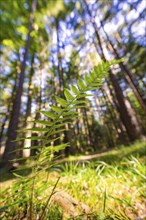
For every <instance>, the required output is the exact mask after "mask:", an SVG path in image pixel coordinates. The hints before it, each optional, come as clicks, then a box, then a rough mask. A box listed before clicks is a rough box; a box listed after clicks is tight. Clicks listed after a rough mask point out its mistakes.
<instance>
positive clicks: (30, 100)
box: [22, 54, 34, 157]
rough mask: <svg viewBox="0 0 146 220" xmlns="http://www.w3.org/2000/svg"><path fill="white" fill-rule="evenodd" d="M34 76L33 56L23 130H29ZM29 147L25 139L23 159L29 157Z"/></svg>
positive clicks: (29, 143)
mask: <svg viewBox="0 0 146 220" xmlns="http://www.w3.org/2000/svg"><path fill="white" fill-rule="evenodd" d="M33 75H34V54H33V55H32V59H31V69H30V74H29V84H28V95H27V97H28V98H27V106H26V114H25V119H24V123H23V128H26V129H27V128H30V122H28V120H29V121H30V120H31V117H30V116H31V104H32V90H33V85H32V79H33ZM26 136H31V131H29V130H28V131H27V133H26ZM30 146H31V140H30V139H25V140H23V141H22V149H23V147H25V148H26V147H27V148H28V149H24V150H22V155H23V157H29V156H30Z"/></svg>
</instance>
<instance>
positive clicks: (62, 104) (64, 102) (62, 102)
mask: <svg viewBox="0 0 146 220" xmlns="http://www.w3.org/2000/svg"><path fill="white" fill-rule="evenodd" d="M55 98H56V101H57V102H58V103H59V104H60V105H61V106H62V107H66V106H67V105H68V102H67V101H66V100H65V99H63V98H60V97H59V96H55Z"/></svg>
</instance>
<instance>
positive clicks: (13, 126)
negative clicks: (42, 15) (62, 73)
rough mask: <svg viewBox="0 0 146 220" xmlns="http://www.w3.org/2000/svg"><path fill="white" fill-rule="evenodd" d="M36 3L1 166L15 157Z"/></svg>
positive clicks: (33, 6) (8, 164)
mask: <svg viewBox="0 0 146 220" xmlns="http://www.w3.org/2000/svg"><path fill="white" fill-rule="evenodd" d="M36 4H37V0H33V2H32V9H31V14H30V22H29V30H28V35H27V41H26V46H25V52H24V57H23V62H22V64H21V73H20V78H19V82H18V88H17V90H16V96H15V99H14V104H13V110H12V115H11V119H10V122H9V127H8V139H7V142H6V147H5V151H4V155H3V162H4V163H3V166H7V167H10V166H11V163H12V162H9V160H14V159H16V158H15V157H16V153H15V152H12V151H14V150H15V149H16V148H17V144H16V142H14V140H16V138H17V129H18V123H19V115H20V109H21V96H22V92H23V83H24V78H25V69H26V61H27V56H28V50H29V46H30V39H31V36H30V34H31V32H32V29H33V21H34V12H35V9H36Z"/></svg>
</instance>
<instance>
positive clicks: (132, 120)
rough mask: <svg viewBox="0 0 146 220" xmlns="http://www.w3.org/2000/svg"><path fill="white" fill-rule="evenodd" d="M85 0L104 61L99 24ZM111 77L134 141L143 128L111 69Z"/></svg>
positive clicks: (125, 123) (123, 116) (121, 110)
mask: <svg viewBox="0 0 146 220" xmlns="http://www.w3.org/2000/svg"><path fill="white" fill-rule="evenodd" d="M83 1H84V3H85V6H86V11H87V13H88V14H89V16H90V20H91V23H92V25H93V28H94V30H95V35H96V37H97V40H98V45H99V48H100V51H97V53H98V52H100V55H101V57H102V59H103V60H104V61H107V60H106V57H105V54H104V51H103V47H102V42H101V38H100V35H99V33H98V28H97V25H96V23H95V21H94V19H93V17H92V15H91V12H90V10H89V8H88V4H87V3H86V0H83ZM96 48H97V47H96ZM109 77H110V80H111V82H112V86H113V88H114V91H115V94H116V98H117V101H118V104H119V113H120V117H121V120H122V122H123V124H124V125H125V128H126V130H127V134H128V136H129V138H130V140H131V141H134V140H136V139H137V138H140V137H141V128H140V126H139V124H138V121H137V120H136V117H135V113H134V110H133V109H132V108H131V106H130V105H129V104H128V101H127V100H126V99H125V97H124V95H123V92H122V89H121V88H120V85H119V84H118V81H117V78H116V76H115V73H113V72H112V71H111V70H110V71H109Z"/></svg>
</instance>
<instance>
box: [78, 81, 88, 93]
mask: <svg viewBox="0 0 146 220" xmlns="http://www.w3.org/2000/svg"><path fill="white" fill-rule="evenodd" d="M78 87H79V89H80V90H81V91H84V90H85V89H86V88H87V86H86V85H85V83H84V81H83V80H82V79H81V78H79V79H78Z"/></svg>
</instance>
